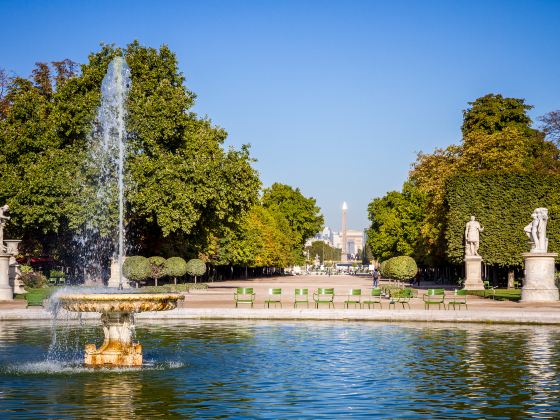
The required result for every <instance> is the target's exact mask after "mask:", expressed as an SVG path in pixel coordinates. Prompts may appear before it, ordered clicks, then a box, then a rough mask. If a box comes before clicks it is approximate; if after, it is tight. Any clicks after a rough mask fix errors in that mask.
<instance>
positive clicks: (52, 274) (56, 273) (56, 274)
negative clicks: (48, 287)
mask: <svg viewBox="0 0 560 420" xmlns="http://www.w3.org/2000/svg"><path fill="white" fill-rule="evenodd" d="M49 277H64V271H60V270H51V271H50V273H49Z"/></svg>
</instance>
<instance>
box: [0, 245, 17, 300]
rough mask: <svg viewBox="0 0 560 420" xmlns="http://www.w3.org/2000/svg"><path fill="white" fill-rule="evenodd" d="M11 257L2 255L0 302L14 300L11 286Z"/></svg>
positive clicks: (0, 263)
mask: <svg viewBox="0 0 560 420" xmlns="http://www.w3.org/2000/svg"><path fill="white" fill-rule="evenodd" d="M10 257H11V255H7V254H0V300H13V299H14V290H13V289H12V286H10Z"/></svg>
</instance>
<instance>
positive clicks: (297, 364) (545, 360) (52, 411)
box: [0, 321, 560, 419]
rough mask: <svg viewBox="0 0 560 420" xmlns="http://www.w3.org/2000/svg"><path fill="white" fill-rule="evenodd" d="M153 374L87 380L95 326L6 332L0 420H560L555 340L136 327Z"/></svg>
mask: <svg viewBox="0 0 560 420" xmlns="http://www.w3.org/2000/svg"><path fill="white" fill-rule="evenodd" d="M136 334H137V338H138V339H139V340H140V341H141V342H142V343H143V345H144V360H145V361H146V362H147V365H146V366H145V367H142V368H140V369H138V368H131V369H121V370H106V369H88V368H83V367H82V366H81V362H82V360H83V359H82V356H83V355H82V351H83V343H85V342H97V343H100V341H101V340H102V333H101V332H100V330H99V327H98V325H97V323H95V322H92V323H86V324H85V325H81V326H80V325H78V324H77V323H76V324H71V325H69V326H68V325H66V326H58V327H56V328H55V329H54V331H53V330H52V329H51V325H50V323H38V322H21V323H13V322H12V323H0V418H3V419H6V418H95V419H101V418H120V419H129V418H154V417H157V416H161V417H166V418H228V417H229V418H231V417H243V418H271V419H276V418H298V419H299V418H311V417H314V418H317V417H318V418H340V417H346V416H354V417H371V416H380V417H404V418H407V417H408V418H449V417H462V418H465V417H472V418H511V417H529V416H531V417H556V418H558V417H560V328H555V327H527V326H487V325H448V324H437V325H432V326H428V325H427V324H420V323H419V324H410V323H409V324H385V323H356V322H352V323H344V322H340V323H335V322H332V323H331V322H209V321H208V322H203V321H181V322H177V323H171V322H165V323H164V322H160V323H147V322H144V321H142V322H139V323H138V325H137V331H136Z"/></svg>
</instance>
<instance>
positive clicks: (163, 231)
mask: <svg viewBox="0 0 560 420" xmlns="http://www.w3.org/2000/svg"><path fill="white" fill-rule="evenodd" d="M123 54H124V56H125V58H126V61H127V63H128V65H129V66H130V69H131V76H132V88H131V91H130V94H129V98H128V104H127V105H128V120H127V130H128V152H129V154H128V156H127V162H126V170H127V180H126V181H127V182H126V185H127V186H128V189H127V191H126V199H127V200H126V201H127V208H126V210H127V211H126V221H127V225H128V229H127V231H128V237H127V240H128V243H129V244H130V245H132V246H134V247H135V248H136V249H137V250H138V252H140V253H147V252H148V251H147V249H146V247H147V246H149V247H150V252H154V251H156V252H159V251H160V250H167V251H170V252H171V251H176V252H177V253H178V254H179V255H197V254H198V253H199V252H204V251H206V248H207V247H208V238H209V237H211V236H212V235H220V234H221V233H223V232H224V231H226V230H227V229H235V228H236V226H238V225H239V223H240V222H241V221H242V220H243V218H244V215H245V214H246V213H247V212H248V211H249V210H250V208H251V207H252V206H253V205H254V204H255V203H256V202H257V200H258V191H259V188H260V181H259V178H258V174H257V172H256V171H255V170H254V169H253V167H252V166H251V165H252V162H253V160H252V159H251V157H250V155H249V149H248V147H246V146H244V147H242V148H241V149H240V150H234V149H228V150H224V148H223V142H224V139H225V138H226V135H227V134H226V132H225V131H224V130H223V129H221V128H219V127H215V126H213V125H212V123H211V121H210V120H208V119H205V118H199V117H198V116H197V115H196V114H195V113H193V112H192V109H191V108H192V106H193V104H194V100H195V95H194V94H193V93H192V92H190V91H189V90H188V89H187V88H185V86H184V77H183V75H182V74H181V73H180V72H179V71H178V64H177V60H176V57H175V55H174V54H173V53H172V52H171V51H170V50H169V49H168V48H167V47H166V46H162V47H161V48H160V49H159V50H156V49H153V48H146V47H143V46H141V45H140V44H139V43H138V42H133V43H132V44H130V45H128V46H127V47H126V48H124V49H120V48H115V47H113V46H107V45H105V46H102V48H101V49H100V50H99V51H97V52H95V53H92V54H90V56H89V62H88V63H87V64H84V65H82V66H81V72H80V74H79V75H75V74H74V67H75V66H74V64H73V63H72V62H70V61H68V60H63V61H59V62H53V63H52V64H51V65H50V66H49V65H47V64H44V63H41V64H40V65H38V67H37V69H36V70H35V71H34V72H33V76H32V80H27V79H24V78H21V77H16V78H13V79H11V80H10V81H9V85H8V87H7V91H6V93H5V94H4V93H2V95H3V96H2V98H0V99H1V100H2V102H1V107H2V109H1V110H0V170H1V171H2V173H3V176H2V177H1V178H0V201H2V202H7V203H8V204H9V205H10V207H11V215H12V216H13V218H12V223H11V224H10V229H11V231H10V234H13V235H14V236H23V238H24V240H25V241H26V242H29V243H31V242H33V241H34V240H39V241H41V242H42V243H43V245H44V251H45V252H47V253H49V254H53V255H54V254H58V255H62V256H64V255H65V253H70V254H74V255H75V254H77V252H74V246H76V243H74V242H73V240H72V239H73V238H74V237H75V235H76V234H79V233H80V231H81V229H82V227H83V226H84V224H85V223H86V222H91V218H90V217H89V215H91V209H90V208H88V206H90V205H91V203H92V200H91V199H89V198H88V197H89V196H88V193H91V191H88V190H87V189H84V188H82V186H83V185H85V182H84V180H85V177H86V175H87V171H86V170H84V167H85V162H86V157H87V144H88V136H89V133H90V131H91V128H92V126H93V125H94V124H95V116H96V109H97V107H98V106H99V103H100V97H101V94H100V86H101V81H102V79H103V77H104V75H105V73H106V70H107V66H108V64H109V62H110V61H111V59H112V58H114V57H115V56H121V55H123ZM49 83H51V84H49ZM109 236H111V235H109ZM185 244H186V245H185ZM67 250H71V251H72V252H68V251H67ZM99 258H101V259H104V262H105V264H106V263H107V260H108V255H102V256H99ZM68 263H76V261H75V259H73V258H68ZM77 263H79V261H78V262H77Z"/></svg>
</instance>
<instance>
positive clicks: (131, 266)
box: [123, 256, 152, 282]
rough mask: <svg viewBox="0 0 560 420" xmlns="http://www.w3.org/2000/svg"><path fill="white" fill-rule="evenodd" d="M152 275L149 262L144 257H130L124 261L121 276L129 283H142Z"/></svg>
mask: <svg viewBox="0 0 560 420" xmlns="http://www.w3.org/2000/svg"><path fill="white" fill-rule="evenodd" d="M151 274H152V270H151V268H150V262H149V261H148V259H147V258H146V257H141V256H130V257H127V258H126V259H125V260H124V263H123V275H124V276H125V277H126V278H127V279H128V280H131V281H137V282H138V281H142V280H146V279H147V278H149V277H150V276H151Z"/></svg>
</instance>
